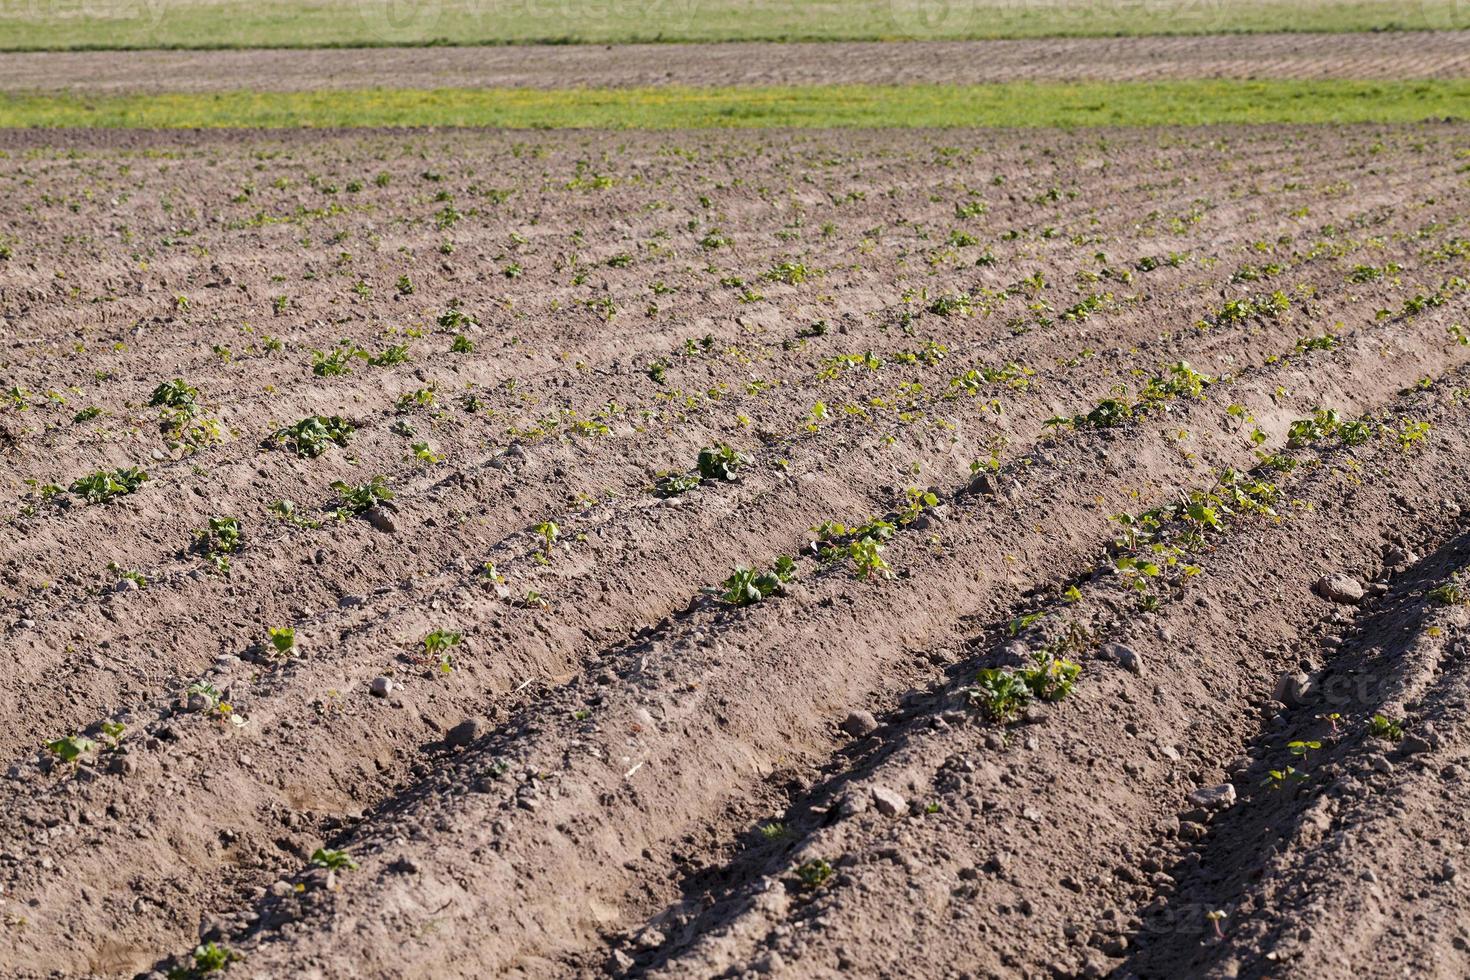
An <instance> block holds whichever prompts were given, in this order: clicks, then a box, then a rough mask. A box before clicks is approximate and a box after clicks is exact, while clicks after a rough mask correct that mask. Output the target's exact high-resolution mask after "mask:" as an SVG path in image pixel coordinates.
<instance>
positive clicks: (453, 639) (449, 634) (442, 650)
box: [422, 629, 464, 674]
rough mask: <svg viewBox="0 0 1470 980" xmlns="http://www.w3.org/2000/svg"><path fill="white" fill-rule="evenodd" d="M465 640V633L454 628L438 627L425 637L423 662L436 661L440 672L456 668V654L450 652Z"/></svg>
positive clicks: (447, 671)
mask: <svg viewBox="0 0 1470 980" xmlns="http://www.w3.org/2000/svg"><path fill="white" fill-rule="evenodd" d="M463 642H464V634H463V633H459V632H456V631H454V630H442V629H436V630H433V631H432V632H430V633H429V634H428V635H427V636H425V637H424V655H423V661H422V662H423V663H426V664H429V663H435V664H437V665H438V668H439V673H441V674H447V673H449V672H450V671H452V670H454V655H453V654H452V653H451V652H450V651H451V650H453V649H454V648H455V647H457V646H459V645H460V644H461V643H463Z"/></svg>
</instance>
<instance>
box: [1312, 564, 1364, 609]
mask: <svg viewBox="0 0 1470 980" xmlns="http://www.w3.org/2000/svg"><path fill="white" fill-rule="evenodd" d="M1316 590H1317V594H1318V595H1320V596H1321V597H1322V598H1324V599H1327V600H1330V601H1332V602H1340V603H1342V604H1343V605H1347V606H1355V605H1357V604H1358V603H1360V602H1362V601H1363V594H1364V592H1363V583H1362V582H1359V581H1358V580H1357V579H1355V578H1353V577H1352V576H1351V575H1349V574H1347V573H1346V572H1332V573H1330V574H1328V575H1324V576H1322V577H1321V578H1319V579H1318V580H1317V585H1316Z"/></svg>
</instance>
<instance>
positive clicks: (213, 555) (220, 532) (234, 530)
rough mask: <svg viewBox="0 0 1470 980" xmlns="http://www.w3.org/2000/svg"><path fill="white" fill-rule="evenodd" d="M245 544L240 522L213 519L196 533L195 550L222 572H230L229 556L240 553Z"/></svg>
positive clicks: (220, 518) (231, 518)
mask: <svg viewBox="0 0 1470 980" xmlns="http://www.w3.org/2000/svg"><path fill="white" fill-rule="evenodd" d="M244 543H245V537H244V533H243V532H242V531H241V530H240V521H239V519H238V518H235V517H211V518H210V519H209V526H208V527H206V528H204V529H203V530H200V531H195V532H194V550H195V551H197V552H198V553H199V554H201V555H203V556H204V557H205V558H208V559H209V560H210V561H212V562H213V563H214V566H215V568H216V569H217V570H219V571H221V572H227V571H229V567H230V557H229V556H230V555H233V554H236V553H238V552H239V551H240V548H241V547H242V546H243V545H244Z"/></svg>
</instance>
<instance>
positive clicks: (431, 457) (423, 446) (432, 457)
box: [409, 442, 444, 466]
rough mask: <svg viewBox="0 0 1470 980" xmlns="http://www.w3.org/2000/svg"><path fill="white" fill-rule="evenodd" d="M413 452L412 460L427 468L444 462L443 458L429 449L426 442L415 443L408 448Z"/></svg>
mask: <svg viewBox="0 0 1470 980" xmlns="http://www.w3.org/2000/svg"><path fill="white" fill-rule="evenodd" d="M409 448H410V449H411V450H412V451H413V458H414V459H416V460H418V461H419V462H420V463H424V464H426V465H428V466H435V465H437V464H439V463H442V462H444V457H443V456H441V455H440V454H439V453H436V452H434V450H432V449H430V448H429V444H428V443H427V442H416V443H414V444H413V445H412V446H410V447H409Z"/></svg>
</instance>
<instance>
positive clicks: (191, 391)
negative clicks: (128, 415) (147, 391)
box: [148, 378, 199, 408]
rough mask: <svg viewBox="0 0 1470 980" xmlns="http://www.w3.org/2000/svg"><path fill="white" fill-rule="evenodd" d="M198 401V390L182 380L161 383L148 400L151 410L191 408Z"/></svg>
mask: <svg viewBox="0 0 1470 980" xmlns="http://www.w3.org/2000/svg"><path fill="white" fill-rule="evenodd" d="M198 401H199V389H198V388H195V387H194V386H193V385H191V384H189V383H188V382H187V381H185V380H184V379H182V378H175V379H174V380H172V381H165V382H163V383H162V384H160V385H159V386H158V387H157V388H154V389H153V394H152V395H150V396H149V398H148V404H149V405H150V406H152V407H153V408H193V407H195V406H196V405H197V404H198Z"/></svg>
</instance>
